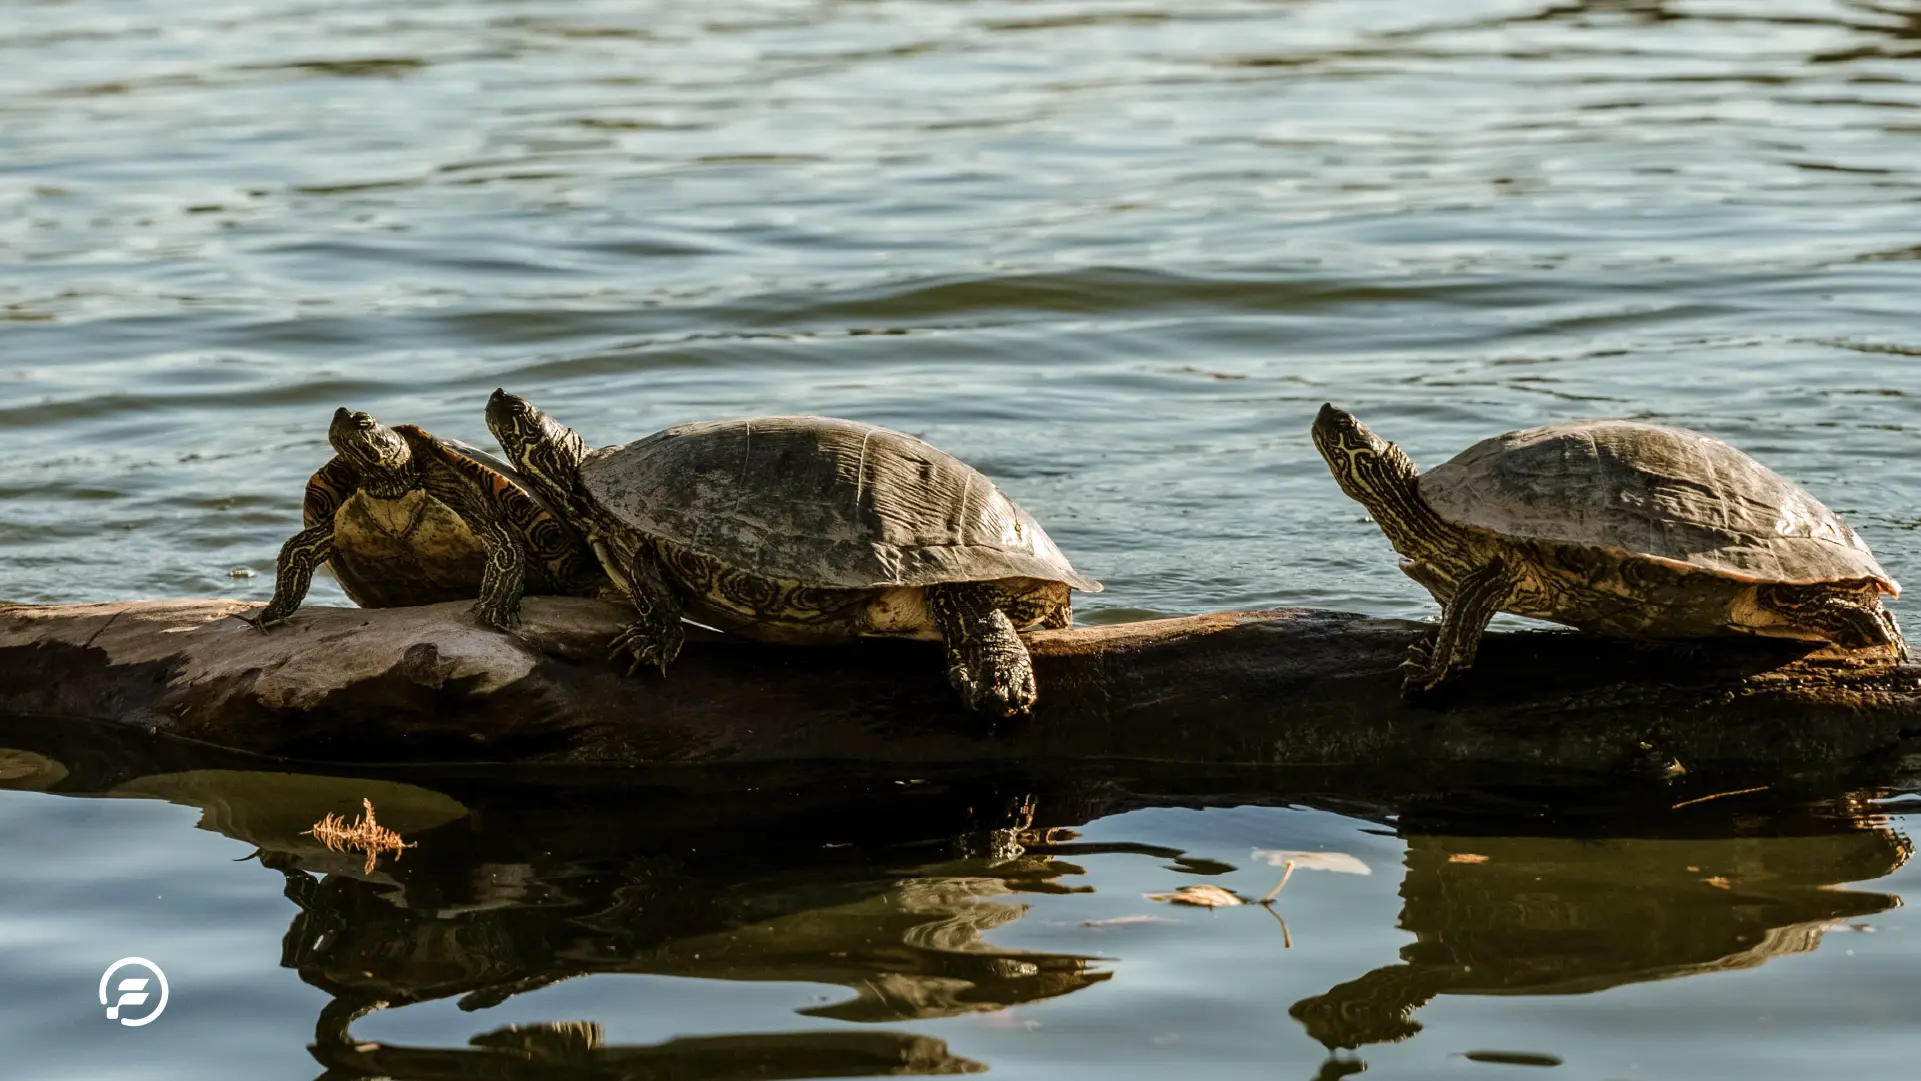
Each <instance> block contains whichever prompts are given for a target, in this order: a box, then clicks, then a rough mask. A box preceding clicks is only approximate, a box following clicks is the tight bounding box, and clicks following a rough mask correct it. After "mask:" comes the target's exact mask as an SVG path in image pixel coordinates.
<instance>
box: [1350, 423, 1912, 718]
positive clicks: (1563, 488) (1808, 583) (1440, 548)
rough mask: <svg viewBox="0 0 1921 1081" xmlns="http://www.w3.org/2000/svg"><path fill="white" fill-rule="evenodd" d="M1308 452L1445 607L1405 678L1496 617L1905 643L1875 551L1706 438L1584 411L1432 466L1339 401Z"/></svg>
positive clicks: (1476, 639)
mask: <svg viewBox="0 0 1921 1081" xmlns="http://www.w3.org/2000/svg"><path fill="white" fill-rule="evenodd" d="M1314 444H1315V446H1317V447H1318V448H1319V449H1320V452H1321V457H1323V458H1325V459H1327V464H1328V468H1329V469H1331V470H1333V472H1334V479H1335V480H1337V481H1339V482H1340V485H1341V490H1342V491H1345V492H1346V493H1347V494H1348V495H1349V496H1350V497H1352V498H1353V499H1355V500H1356V501H1358V502H1360V503H1361V504H1362V505H1363V506H1365V507H1367V509H1368V513H1370V514H1371V515H1373V517H1374V520H1375V522H1377V523H1379V525H1380V527H1381V531H1382V532H1383V533H1386V534H1387V539H1388V541H1389V542H1390V543H1392V544H1393V545H1394V550H1395V551H1397V552H1399V553H1400V554H1401V557H1402V558H1401V570H1402V571H1403V572H1404V573H1406V574H1407V576H1408V577H1410V578H1412V579H1414V580H1415V581H1417V582H1419V583H1421V584H1422V585H1423V586H1426V587H1427V590H1428V592H1430V593H1432V594H1433V595H1434V599H1435V600H1437V601H1439V602H1440V603H1441V624H1440V627H1439V629H1438V631H1437V632H1436V633H1435V634H1433V635H1431V636H1430V639H1429V640H1428V641H1427V642H1423V643H1420V644H1417V645H1416V646H1415V647H1414V648H1413V649H1411V650H1410V651H1409V653H1408V660H1407V664H1406V671H1407V679H1406V684H1405V687H1406V689H1407V690H1408V691H1409V692H1410V693H1418V692H1421V691H1426V690H1432V689H1433V688H1435V687H1437V686H1439V685H1440V684H1441V683H1442V682H1443V681H1445V680H1446V679H1447V678H1448V677H1449V676H1450V675H1452V674H1453V673H1454V672H1456V671H1458V670H1460V669H1463V668H1466V667H1468V666H1469V665H1471V664H1473V662H1474V650H1475V647H1476V646H1477V645H1479V643H1480V640H1481V634H1482V632H1483V631H1485V630H1486V629H1487V623H1488V620H1489V619H1491V618H1493V616H1494V613H1496V612H1513V613H1514V614H1516V615H1523V616H1532V617H1534V618H1536V619H1546V620H1552V621H1554V622H1556V623H1565V624H1567V625H1568V626H1571V627H1577V628H1580V629H1582V630H1587V631H1595V632H1599V633H1603V634H1617V635H1629V636H1636V637H1646V638H1698V637H1709V636H1715V635H1725V634H1751V635H1764V636H1767V637H1772V638H1796V639H1802V640H1806V641H1826V642H1832V643H1834V644H1835V645H1838V646H1841V647H1843V648H1847V649H1866V648H1869V647H1884V648H1886V649H1888V650H1889V652H1890V653H1891V655H1892V656H1893V657H1894V658H1896V659H1897V660H1899V661H1901V662H1903V663H1905V662H1906V660H1907V645H1906V643H1905V642H1903V641H1902V638H1901V631H1900V629H1899V628H1898V627H1897V626H1896V625H1895V622H1894V617H1893V616H1892V615H1891V614H1890V613H1889V612H1888V611H1887V610H1886V609H1884V608H1882V606H1881V595H1882V594H1884V593H1885V594H1887V595H1888V596H1890V597H1893V596H1898V595H1899V594H1900V588H1901V587H1900V586H1898V585H1896V584H1895V581H1894V579H1893V578H1891V577H1889V576H1888V572H1886V571H1884V570H1882V569H1881V566H1880V564H1878V563H1876V562H1875V561H1874V555H1873V553H1871V552H1869V551H1868V546H1867V545H1866V544H1863V543H1862V542H1861V539H1860V538H1859V537H1857V536H1855V535H1854V531H1853V530H1851V529H1849V528H1848V527H1847V526H1846V525H1845V524H1843V523H1842V521H1841V519H1840V518H1838V517H1836V516H1835V514H1834V512H1833V511H1830V510H1829V509H1828V508H1826V507H1824V506H1822V505H1821V503H1820V501H1819V500H1817V499H1815V498H1814V497H1813V496H1812V495H1809V494H1808V493H1807V491H1806V490H1805V489H1803V488H1801V487H1800V486H1799V485H1797V484H1794V483H1792V482H1791V481H1788V480H1786V479H1784V478H1783V477H1781V476H1780V475H1778V474H1776V473H1775V472H1773V471H1772V470H1770V469H1768V468H1767V467H1766V466H1764V465H1762V464H1761V463H1759V462H1757V461H1755V460H1754V459H1752V458H1750V457H1748V456H1747V455H1745V454H1743V453H1741V452H1740V451H1738V450H1736V449H1734V448H1733V447H1731V446H1729V445H1727V444H1726V443H1723V442H1721V441H1720V440H1718V439H1715V438H1713V437H1711V436H1706V435H1702V434H1701V433H1699V432H1691V431H1688V430H1686V429H1683V428H1664V427H1661V426H1659V425H1654V424H1640V423H1636V422H1634V421H1628V420H1582V421H1568V422H1565V423H1561V424H1550V425H1547V426H1546V427H1542V428H1529V429H1527V430H1526V431H1519V432H1509V433H1507V434H1506V435H1499V436H1495V437H1494V438H1492V439H1487V440H1483V441H1482V442H1480V443H1476V444H1475V445H1474V446H1472V447H1469V448H1468V449H1467V450H1464V451H1462V452H1461V453H1460V454H1458V455H1456V456H1455V457H1454V458H1453V459H1452V460H1451V461H1449V462H1447V463H1446V464H1444V465H1441V466H1439V467H1437V468H1434V469H1431V470H1429V471H1428V472H1426V473H1421V472H1419V471H1418V470H1417V469H1416V468H1415V466H1414V463H1413V461H1411V460H1410V459H1409V458H1408V456H1407V455H1406V454H1405V453H1403V452H1402V451H1401V449H1400V448H1399V447H1397V446H1395V445H1394V444H1392V443H1389V442H1388V441H1386V440H1384V439H1382V438H1381V437H1379V436H1377V435H1375V434H1374V433H1373V432H1371V431H1368V430H1367V428H1366V427H1364V426H1363V425H1362V424H1361V422H1360V421H1358V420H1356V419H1354V417H1353V416H1352V415H1350V414H1348V413H1344V412H1342V411H1341V410H1339V409H1336V408H1334V407H1333V406H1332V405H1324V406H1322V407H1321V412H1320V416H1319V417H1318V418H1317V419H1316V420H1315V422H1314Z"/></svg>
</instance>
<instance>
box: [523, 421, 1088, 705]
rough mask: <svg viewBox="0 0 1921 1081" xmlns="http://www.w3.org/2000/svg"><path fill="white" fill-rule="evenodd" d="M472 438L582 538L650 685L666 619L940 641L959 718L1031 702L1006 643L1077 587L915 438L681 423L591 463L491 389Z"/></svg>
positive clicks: (581, 443) (780, 425) (986, 494)
mask: <svg viewBox="0 0 1921 1081" xmlns="http://www.w3.org/2000/svg"><path fill="white" fill-rule="evenodd" d="M487 427H488V428H489V429H491V430H492V431H493V433H494V438H495V439H497V440H499V442H500V445H501V447H502V448H503V449H505V450H506V452H507V456H508V458H509V459H511V460H512V461H513V464H514V465H515V466H516V467H517V468H518V469H519V470H520V472H521V474H522V475H523V476H525V477H526V478H527V481H528V483H529V484H530V485H532V486H533V488H534V490H535V491H536V492H538V493H539V494H540V495H541V496H543V497H544V498H545V499H546V500H547V501H548V502H549V503H550V504H551V505H553V506H554V507H556V508H558V509H560V510H561V511H562V512H563V513H564V514H565V515H566V516H567V517H568V519H569V520H570V521H572V522H573V523H574V525H575V526H576V527H577V528H578V529H579V530H580V532H581V533H583V534H585V535H586V537H587V539H588V541H589V542H590V543H591V544H592V545H593V547H594V551H595V552H596V553H597V554H598V555H599V556H600V561H601V564H602V566H604V567H605V568H606V569H607V573H608V574H609V575H610V576H612V577H613V579H614V581H615V582H616V583H617V584H618V585H620V586H621V588H622V589H624V590H625V591H626V592H627V594H628V596H629V597H630V598H631V599H632V601H633V604H634V607H635V608H636V609H637V610H638V611H639V614H640V617H639V619H638V620H636V621H635V622H634V623H633V624H632V625H631V626H629V627H628V628H627V629H626V630H625V631H624V632H623V633H622V634H621V635H620V636H619V637H618V638H616V639H615V642H614V648H615V651H616V652H619V651H622V650H625V651H626V652H628V653H629V654H631V655H632V657H633V659H634V665H635V666H636V667H638V666H639V665H641V664H657V665H659V666H660V668H661V670H662V671H663V672H664V671H665V670H666V666H667V663H668V662H669V661H671V660H672V659H673V658H674V656H675V654H676V653H678V652H679V650H680V646H681V641H682V632H681V627H680V621H681V617H682V614H683V613H685V614H686V616H687V617H688V618H690V619H693V620H695V621H697V622H700V623H704V624H707V625H709V626H712V627H715V628H718V629H720V630H723V631H731V632H734V633H738V634H741V635H744V636H747V637H750V638H756V639H760V640H762V641H769V642H792V643H813V642H823V643H824V642H842V641H847V640H849V639H853V638H856V637H861V636H869V635H875V636H898V637H910V638H938V639H939V640H940V641H942V642H944V643H945V644H946V646H947V675H948V679H949V681H950V682H952V683H953V685H954V688H955V690H957V691H958V692H959V693H960V696H961V698H962V699H963V700H964V701H965V702H966V703H967V705H968V706H969V708H972V709H976V710H981V711H985V712H991V713H999V714H1003V715H1011V714H1014V713H1019V712H1022V711H1024V710H1026V709H1027V708H1028V707H1029V706H1030V705H1031V704H1032V703H1033V701H1034V698H1035V693H1036V692H1035V686H1034V669H1033V664H1032V661H1031V660H1030V658H1029V657H1028V654H1027V647H1026V644H1025V643H1023V642H1022V641H1021V638H1020V635H1019V634H1018V633H1016V632H1017V631H1019V630H1020V629H1023V628H1028V627H1066V626H1069V625H1071V624H1072V622H1073V606H1072V604H1071V603H1070V600H1069V590H1070V589H1081V590H1086V591H1089V592H1092V591H1095V590H1099V589H1100V588H1101V587H1100V583H1098V582H1094V581H1091V580H1089V579H1086V578H1083V577H1081V576H1080V575H1079V574H1076V573H1075V572H1074V568H1073V567H1072V566H1070V565H1069V564H1068V562H1067V557H1065V556H1063V555H1062V554H1061V551H1060V549H1059V548H1057V547H1055V546H1054V542H1053V541H1052V540H1051V539H1049V537H1048V536H1047V533H1046V532H1045V531H1044V530H1042V529H1041V527H1040V525H1039V523H1037V522H1035V521H1034V519H1033V518H1032V517H1030V516H1029V515H1028V513H1027V512H1026V511H1024V510H1022V509H1021V508H1020V507H1018V506H1016V505H1015V504H1014V502H1013V500H1010V499H1008V498H1007V497H1006V496H1005V495H1003V494H1001V491H1000V489H998V488H996V487H995V486H994V484H993V482H992V481H989V480H988V479H987V478H986V477H984V476H982V475H981V474H980V473H979V472H978V471H976V470H975V469H973V468H972V467H971V466H968V465H967V464H965V463H964V462H961V461H960V460H959V459H957V458H954V457H953V456H951V455H948V454H943V453H942V452H940V451H938V450H935V449H934V448H933V447H930V446H928V445H927V444H926V443H923V442H921V441H920V440H918V439H915V438H913V437H912V436H908V435H902V434H901V433H899V432H893V431H889V430H887V429H885V428H877V427H874V426H873V425H871V424H858V423H855V422H853V421H848V420H832V419H829V418H825V417H751V418H744V419H738V420H720V421H710V422H706V423H700V424H683V425H680V426H678V427H674V428H669V429H667V430H666V431H663V432H659V433H656V434H654V435H651V436H648V437H647V438H645V439H642V440H640V441H638V442H635V443H629V444H627V445H626V446H620V447H607V448H604V449H601V450H597V451H590V450H589V449H588V447H587V443H586V441H585V440H583V439H582V438H581V437H580V435H579V433H577V432H575V431H574V430H573V429H571V428H568V427H566V426H565V425H563V424H561V423H559V422H558V421H556V420H554V419H553V418H552V417H549V416H547V415H546V414H545V413H542V412H541V411H540V410H538V409H536V408H534V406H533V405H532V404H531V403H529V402H527V401H526V400H525V399H523V398H518V397H515V396H514V395H511V394H508V393H507V392H506V391H504V390H497V391H495V392H494V395H493V398H492V400H491V401H489V402H488V403H487Z"/></svg>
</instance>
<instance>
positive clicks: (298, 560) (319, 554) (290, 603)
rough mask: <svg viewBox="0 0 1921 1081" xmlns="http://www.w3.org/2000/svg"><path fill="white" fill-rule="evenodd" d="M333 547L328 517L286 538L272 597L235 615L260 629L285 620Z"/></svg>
mask: <svg viewBox="0 0 1921 1081" xmlns="http://www.w3.org/2000/svg"><path fill="white" fill-rule="evenodd" d="M333 550H334V527H333V519H331V518H329V519H327V520H326V521H324V522H322V523H320V524H319V525H317V526H314V527H312V528H311V529H303V530H301V531H300V532H298V533H295V534H294V535H293V536H291V537H288V538H287V543H286V544H283V545H281V546H280V555H279V557H278V558H276V559H275V560H274V579H273V599H272V600H270V601H268V602H267V606H266V607H265V608H262V609H261V610H260V611H259V612H257V613H255V614H254V615H251V616H238V617H236V618H238V619H239V620H240V621H241V622H243V623H248V624H251V625H252V626H253V627H254V629H255V630H260V631H265V630H267V629H269V628H271V627H273V626H275V625H276V624H280V623H285V622H287V620H288V619H289V618H291V617H292V616H293V614H294V611H295V609H297V608H299V607H300V602H301V601H303V600H306V599H307V590H308V588H309V587H310V586H312V585H313V572H314V571H315V570H316V569H317V568H318V567H319V566H320V565H321V564H322V563H325V562H326V561H327V557H329V556H331V555H333Z"/></svg>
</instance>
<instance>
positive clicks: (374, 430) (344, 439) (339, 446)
mask: <svg viewBox="0 0 1921 1081" xmlns="http://www.w3.org/2000/svg"><path fill="white" fill-rule="evenodd" d="M327 442H329V443H331V444H333V448H334V453H335V454H338V455H340V456H341V457H342V458H345V459H347V461H349V462H351V463H353V466H354V468H355V469H358V470H359V471H360V472H361V473H363V474H367V473H394V472H399V471H400V470H404V469H406V468H407V464H408V463H409V462H411V461H413V451H412V450H411V449H409V448H408V446H407V441H406V440H405V439H402V438H401V437H400V433H399V432H396V431H394V430H393V429H392V428H389V427H387V426H386V425H385V424H382V423H380V422H379V421H377V420H375V419H374V418H373V417H372V416H371V415H370V414H367V413H357V412H353V411H350V410H348V409H345V408H341V409H336V410H334V419H333V423H332V424H330V425H328V426H327Z"/></svg>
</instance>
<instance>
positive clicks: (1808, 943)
mask: <svg viewBox="0 0 1921 1081" xmlns="http://www.w3.org/2000/svg"><path fill="white" fill-rule="evenodd" d="M1864 825H1865V828H1857V829H1854V830H1850V831H1847V832H1841V833H1831V834H1820V835H1815V836H1803V837H1722V838H1713V839H1666V840H1657V839H1644V838H1610V839H1595V840H1590V839H1577V838H1565V837H1450V836H1414V837H1409V838H1407V844H1408V849H1407V856H1406V865H1407V872H1406V876H1405V878H1404V879H1403V881H1402V885H1401V898H1402V901H1403V906H1402V909H1401V920H1400V926H1401V927H1402V929H1404V930H1406V931H1409V932H1412V933H1413V934H1414V936H1415V941H1414V942H1413V943H1412V944H1411V945H1408V946H1406V947H1403V948H1402V950H1401V963H1399V964H1396V965H1388V966H1386V967H1383V968H1377V969H1375V970H1374V971H1372V972H1369V973H1367V974H1365V975H1363V976H1361V977H1359V978H1358V979H1354V980H1350V981H1348V982H1347V983H1344V984H1341V985H1340V986H1338V987H1334V988H1332V989H1330V990H1329V991H1327V992H1326V993H1325V994H1321V995H1317V996H1314V997H1313V998H1308V999H1303V1000H1301V1001H1300V1002H1297V1003H1295V1004H1294V1006H1293V1007H1292V1008H1291V1009H1290V1010H1289V1011H1288V1012H1289V1013H1290V1014H1291V1015H1292V1016H1293V1017H1294V1019H1295V1020H1297V1021H1299V1022H1300V1023H1301V1024H1302V1025H1303V1026H1304V1027H1305V1028H1306V1029H1307V1031H1308V1034H1309V1035H1311V1036H1313V1037H1314V1038H1315V1039H1317V1040H1319V1041H1320V1042H1321V1043H1322V1044H1324V1045H1326V1046H1327V1047H1329V1048H1358V1047H1361V1046H1363V1045H1366V1044H1375V1043H1390V1042H1393V1041H1396V1040H1404V1039H1406V1038H1408V1037H1410V1036H1412V1035H1414V1034H1415V1033H1417V1032H1419V1031H1420V1030H1421V1024H1420V1022H1419V1021H1416V1020H1414V1017H1413V1014H1414V1012H1415V1011H1416V1010H1418V1009H1420V1008H1421V1007H1422V1006H1424V1005H1426V1004H1427V1003H1428V1002H1429V1001H1430V1000H1432V999H1433V998H1434V997H1435V996H1436V995H1570V994H1582V993H1586V992H1591V991H1601V990H1605V989H1607V988H1610V987H1617V986H1620V985H1622V984H1629V983H1640V982H1645V981H1648V980H1662V979H1672V978H1675V977H1678V976H1692V975H1702V974H1708V973H1714V972H1723V971H1730V970H1734V969H1743V968H1753V967H1756V966H1758V965H1761V964H1764V963H1766V962H1767V961H1769V960H1771V959H1773V958H1775V957H1780V956H1784V955H1787V954H1795V953H1805V952H1807V951H1809V950H1812V949H1814V948H1815V946H1816V945H1818V944H1819V943H1820V941H1821V937H1822V935H1823V933H1824V932H1825V931H1826V930H1827V929H1828V928H1829V927H1830V926H1832V925H1833V924H1834V923H1835V922H1836V921H1843V920H1848V919H1853V918H1858V917H1861V916H1867V915H1871V914H1873V913H1877V912H1883V911H1886V910H1887V909H1890V908H1893V907H1895V906H1897V905H1899V904H1900V903H1901V902H1900V899H1899V898H1897V897H1893V896H1890V895H1887V894H1881V893H1871V892H1866V891H1860V890H1845V889H1838V888H1836V887H1837V886H1838V885H1839V884H1841V883H1846V882H1859V881H1863V880H1867V879H1873V878H1880V877H1882V876H1884V875H1887V874H1889V873H1891V872H1893V871H1894V870H1896V869H1898V868H1899V867H1900V866H1901V865H1902V864H1903V863H1905V862H1906V860H1907V858H1908V856H1909V854H1910V852H1911V846H1910V844H1909V842H1908V841H1907V840H1906V839H1905V838H1902V837H1900V836H1898V835H1897V834H1895V833H1893V832H1891V831H1889V830H1887V829H1885V828H1882V827H1880V826H1878V825H1874V824H1872V823H1866V824H1864Z"/></svg>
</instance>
